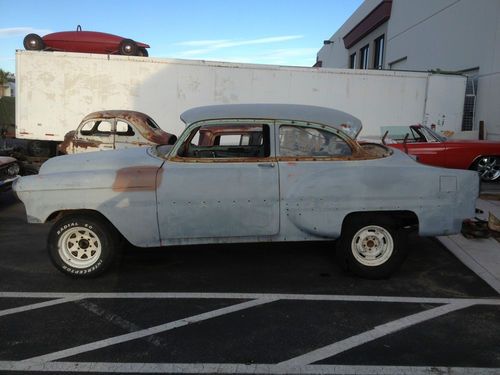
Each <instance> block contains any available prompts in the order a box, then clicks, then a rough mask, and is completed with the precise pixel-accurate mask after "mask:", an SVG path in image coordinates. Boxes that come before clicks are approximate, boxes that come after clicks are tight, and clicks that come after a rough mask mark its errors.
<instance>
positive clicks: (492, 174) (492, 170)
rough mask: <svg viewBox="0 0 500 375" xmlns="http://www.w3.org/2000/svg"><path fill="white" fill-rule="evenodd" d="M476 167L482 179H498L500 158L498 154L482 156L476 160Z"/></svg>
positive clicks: (499, 175)
mask: <svg viewBox="0 0 500 375" xmlns="http://www.w3.org/2000/svg"><path fill="white" fill-rule="evenodd" d="M475 169H476V171H477V173H479V176H480V177H481V180H483V181H486V182H491V181H496V180H498V178H499V177H500V160H499V158H497V157H496V156H482V157H480V158H479V159H478V160H477V161H476V164H475Z"/></svg>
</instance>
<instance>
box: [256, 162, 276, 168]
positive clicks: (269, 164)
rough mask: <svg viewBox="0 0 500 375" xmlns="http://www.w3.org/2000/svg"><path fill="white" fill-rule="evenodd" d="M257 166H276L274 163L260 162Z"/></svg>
mask: <svg viewBox="0 0 500 375" xmlns="http://www.w3.org/2000/svg"><path fill="white" fill-rule="evenodd" d="M257 166H259V167H261V168H274V163H259V164H257Z"/></svg>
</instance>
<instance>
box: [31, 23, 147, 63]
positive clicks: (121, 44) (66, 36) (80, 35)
mask: <svg viewBox="0 0 500 375" xmlns="http://www.w3.org/2000/svg"><path fill="white" fill-rule="evenodd" d="M23 44H24V48H26V49H27V50H34V51H42V50H43V51H66V52H87V53H103V54H112V55H127V56H148V51H147V49H146V48H149V45H148V44H145V43H141V42H136V41H134V40H132V39H127V38H123V37H121V36H118V35H113V34H107V33H100V32H97V31H82V27H81V26H80V25H78V27H77V28H76V31H62V32H58V33H52V34H47V35H45V36H44V37H41V36H40V35H37V34H28V35H26V36H25V37H24V42H23Z"/></svg>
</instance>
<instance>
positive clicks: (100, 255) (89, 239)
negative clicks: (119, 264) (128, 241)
mask: <svg viewBox="0 0 500 375" xmlns="http://www.w3.org/2000/svg"><path fill="white" fill-rule="evenodd" d="M47 249H48V251H49V255H50V259H51V260H52V263H53V264H54V266H56V268H57V269H58V270H59V271H61V272H63V273H65V274H67V275H70V276H73V277H81V278H88V277H94V276H97V275H99V274H100V273H102V272H104V271H105V270H106V269H107V268H108V267H109V266H110V265H111V263H112V262H113V259H114V257H115V254H116V252H117V250H118V249H119V234H118V232H117V231H116V229H115V228H114V227H113V226H112V225H111V224H110V223H109V222H107V221H106V220H105V219H104V218H102V217H100V216H99V215H98V214H92V213H81V214H78V213H75V214H71V215H67V216H63V217H62V218H61V219H59V220H58V221H57V222H56V223H54V225H53V226H52V228H51V230H50V233H49V238H48V241H47Z"/></svg>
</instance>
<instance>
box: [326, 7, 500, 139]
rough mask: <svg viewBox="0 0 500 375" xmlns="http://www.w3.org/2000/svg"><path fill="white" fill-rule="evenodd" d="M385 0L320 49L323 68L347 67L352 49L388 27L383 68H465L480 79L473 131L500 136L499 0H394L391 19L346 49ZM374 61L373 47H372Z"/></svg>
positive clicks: (361, 12) (360, 13) (356, 16)
mask: <svg viewBox="0 0 500 375" xmlns="http://www.w3.org/2000/svg"><path fill="white" fill-rule="evenodd" d="M380 2H381V0H367V1H365V2H364V3H363V4H362V5H361V6H360V7H359V8H358V9H357V10H356V12H355V13H354V14H353V15H352V16H351V17H350V18H349V19H348V20H347V21H346V22H345V24H344V25H343V26H342V27H341V28H340V29H339V30H338V31H337V32H336V33H335V34H334V35H333V36H332V37H331V38H330V40H332V41H333V43H332V44H328V45H324V46H323V48H321V50H320V51H319V52H318V60H321V61H322V66H323V67H328V68H347V67H348V63H349V55H350V53H352V51H353V50H356V49H359V48H360V47H362V46H363V45H366V44H367V43H370V41H373V40H374V39H375V38H376V37H378V36H379V34H380V33H381V32H382V31H384V28H385V31H386V40H385V42H386V43H385V53H384V69H394V70H416V71H427V70H431V69H433V70H437V69H440V70H443V71H466V73H467V74H469V75H474V76H475V77H476V78H477V79H476V81H475V83H477V91H476V95H477V96H476V108H475V116H474V129H477V128H478V123H479V121H480V120H482V121H484V122H485V124H486V129H487V133H488V138H490V139H500V104H499V101H498V98H500V1H499V0H418V1H415V0H393V2H392V10H391V16H390V18H389V20H388V21H387V22H386V23H385V24H384V25H382V26H379V27H378V28H377V29H376V30H374V31H372V32H371V33H370V34H368V35H367V36H365V37H364V38H363V40H361V41H359V42H358V43H356V45H355V46H353V47H352V48H350V49H349V50H347V49H346V48H345V47H344V43H343V39H342V38H343V37H344V36H345V35H346V34H347V33H348V32H349V31H350V30H351V29H352V28H354V27H355V26H356V25H357V24H358V23H359V22H360V21H361V20H363V19H364V18H365V17H366V16H367V15H368V14H369V13H370V12H371V11H372V10H373V9H374V8H375V7H377V6H378V5H379V4H380ZM370 53H371V56H370V58H371V59H373V48H371V51H370Z"/></svg>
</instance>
